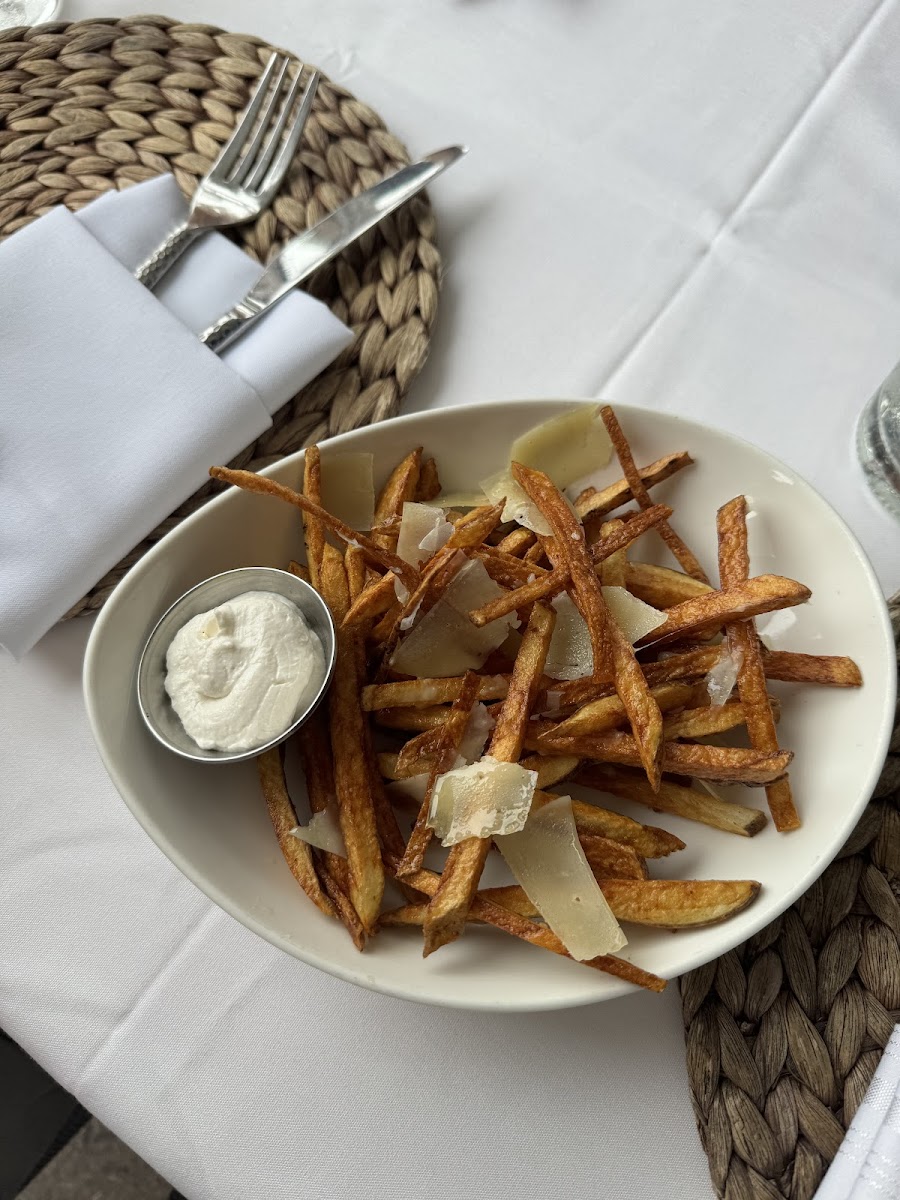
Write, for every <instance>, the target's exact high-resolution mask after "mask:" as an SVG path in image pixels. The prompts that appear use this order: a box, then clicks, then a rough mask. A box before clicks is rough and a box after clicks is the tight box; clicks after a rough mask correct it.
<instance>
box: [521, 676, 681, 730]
mask: <svg viewBox="0 0 900 1200" xmlns="http://www.w3.org/2000/svg"><path fill="white" fill-rule="evenodd" d="M650 691H651V694H652V696H653V699H654V700H655V701H656V704H657V706H658V707H659V709H660V711H661V712H668V711H669V710H670V709H673V708H681V707H682V705H685V704H689V703H690V702H691V700H692V699H693V698H694V692H695V687H694V685H693V684H686V683H662V684H658V685H657V686H656V687H654V688H651V689H650ZM627 719H628V717H627V714H626V712H625V705H624V704H623V703H622V701H621V700H620V699H619V697H618V696H616V695H613V696H604V697H603V698H601V699H599V700H593V701H591V702H590V703H589V704H585V705H584V706H583V707H581V708H579V709H578V711H577V712H574V713H573V714H572V715H571V716H570V717H567V718H566V719H565V720H564V721H560V723H559V724H558V725H552V726H550V727H549V728H548V733H550V735H551V737H574V736H576V735H578V734H583V733H605V732H606V731H607V730H608V729H618V728H620V727H621V726H622V725H624V724H625V722H626V720H627ZM541 728H545V726H543V725H542V726H541ZM538 741H540V738H538Z"/></svg>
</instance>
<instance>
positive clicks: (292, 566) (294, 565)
mask: <svg viewBox="0 0 900 1200" xmlns="http://www.w3.org/2000/svg"><path fill="white" fill-rule="evenodd" d="M288 570H289V571H290V573H291V574H292V575H296V576H297V578H298V579H302V580H303V582H304V583H309V584H311V583H312V576H311V575H310V573H309V567H304V565H303V563H298V562H295V561H294V559H293V558H292V559H291V561H290V562H289V563H288Z"/></svg>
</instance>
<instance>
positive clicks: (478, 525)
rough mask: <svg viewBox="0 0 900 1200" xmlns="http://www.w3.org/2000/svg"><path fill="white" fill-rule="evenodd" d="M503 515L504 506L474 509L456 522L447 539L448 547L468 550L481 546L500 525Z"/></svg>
mask: <svg viewBox="0 0 900 1200" xmlns="http://www.w3.org/2000/svg"><path fill="white" fill-rule="evenodd" d="M502 515H503V505H502V504H483V505H482V506H481V507H480V508H473V509H472V511H471V512H468V513H466V514H465V516H463V517H460V519H459V520H458V521H457V522H456V525H455V527H454V529H453V532H452V533H451V534H450V536H449V538H447V543H446V544H447V546H448V547H449V548H450V549H451V550H467V549H470V548H472V547H475V546H480V545H481V543H482V542H483V541H484V540H485V538H487V537H489V536H490V534H492V533H493V532H494V530H495V529H496V528H497V526H498V525H499V524H500V519H501V517H502Z"/></svg>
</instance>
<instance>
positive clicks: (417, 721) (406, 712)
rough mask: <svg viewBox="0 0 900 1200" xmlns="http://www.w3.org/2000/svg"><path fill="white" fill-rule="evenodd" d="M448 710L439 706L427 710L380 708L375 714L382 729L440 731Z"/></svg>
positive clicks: (448, 712) (432, 706) (434, 705)
mask: <svg viewBox="0 0 900 1200" xmlns="http://www.w3.org/2000/svg"><path fill="white" fill-rule="evenodd" d="M449 714H450V709H449V708H445V707H444V706H442V705H440V704H433V705H431V706H430V707H428V708H409V707H407V708H382V709H379V710H378V712H376V713H375V720H376V722H377V723H378V724H379V725H381V726H382V728H384V729H409V730H412V729H417V730H423V729H440V728H441V727H442V726H443V725H444V723H445V722H446V720H447V717H448V716H449Z"/></svg>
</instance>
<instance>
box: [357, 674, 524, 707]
mask: <svg viewBox="0 0 900 1200" xmlns="http://www.w3.org/2000/svg"><path fill="white" fill-rule="evenodd" d="M477 679H478V696H477V699H479V700H504V699H505V698H506V694H507V692H508V691H509V676H508V675H478V676H477ZM464 683H465V676H464V675H456V676H450V677H445V678H439V679H405V680H403V681H402V682H399V683H371V684H369V685H368V686H367V687H364V688H363V690H362V706H363V708H364V709H365V710H366V711H367V712H376V711H377V710H378V709H380V708H407V707H415V708H423V707H429V706H430V705H433V704H452V703H453V701H454V700H456V699H457V697H458V696H459V694H460V692H461V691H462V688H463V684H464Z"/></svg>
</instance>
